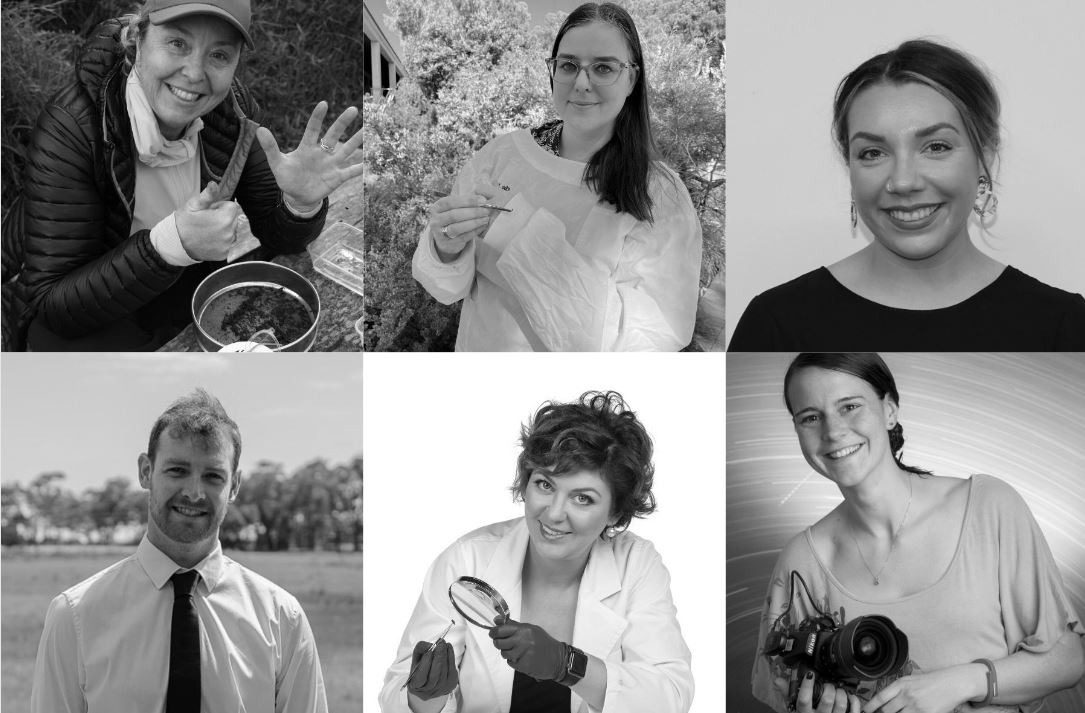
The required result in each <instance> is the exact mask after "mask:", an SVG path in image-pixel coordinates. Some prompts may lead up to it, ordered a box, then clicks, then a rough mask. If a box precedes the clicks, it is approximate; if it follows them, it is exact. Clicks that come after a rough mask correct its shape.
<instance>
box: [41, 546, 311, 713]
mask: <svg viewBox="0 0 1085 713" xmlns="http://www.w3.org/2000/svg"><path fill="white" fill-rule="evenodd" d="M194 569H196V570H197V571H198V572H199V573H200V579H199V582H198V583H197V585H196V593H195V596H194V601H195V604H196V611H197V612H198V614H199V617H200V675H201V694H200V710H201V711H202V713H272V711H274V712H275V713H327V710H328V703H327V699H326V698H325V694H324V679H323V676H322V674H321V671H320V659H319V658H318V657H317V651H316V642H315V641H314V639H313V632H312V629H310V627H309V622H308V620H307V619H306V618H305V613H304V612H303V611H302V609H301V606H300V605H299V604H298V601H297V599H295V598H294V596H293V595H291V594H289V593H288V592H286V591H285V590H283V589H282V588H281V587H279V586H278V585H276V584H273V583H272V582H269V581H268V580H266V579H264V578H263V577H261V576H260V575H258V574H256V573H255V572H252V571H250V570H248V569H246V568H245V567H242V566H241V565H239V564H238V563H237V562H234V561H233V560H231V559H230V558H229V557H226V556H224V555H223V554H222V547H221V545H216V546H215V549H214V551H213V552H212V553H211V554H209V555H208V556H207V557H206V558H204V559H203V560H202V561H201V562H200V563H199V564H197V565H196V567H195V568H194ZM183 570H184V568H183V567H180V566H178V565H177V563H175V562H174V561H173V560H171V559H170V558H169V557H167V556H166V555H165V554H164V553H163V552H162V551H161V550H159V549H158V548H157V547H155V546H154V545H152V544H151V543H150V541H149V540H147V538H146V537H144V538H143V540H142V541H141V542H140V543H139V547H138V548H137V549H136V552H135V554H133V555H132V556H130V557H128V558H126V559H124V560H121V561H120V562H118V563H116V564H115V565H112V566H111V567H107V568H106V569H104V570H102V571H101V572H99V573H97V574H95V575H94V576H92V577H90V578H89V579H86V580H84V581H82V582H80V583H79V584H77V585H75V586H74V587H72V588H71V589H68V590H67V591H65V592H63V593H62V594H60V595H58V596H57V597H56V598H55V599H53V601H52V603H51V604H50V605H49V611H48V613H47V614H46V616H45V630H44V631H43V632H42V637H41V643H40V644H39V646H38V659H37V663H36V665H35V667H34V691H33V693H32V694H31V697H30V709H31V711H32V713H162V711H164V710H165V706H166V685H167V681H168V678H169V656H170V617H171V613H172V610H173V587H172V586H171V585H170V576H171V575H172V574H173V573H174V572H178V571H183Z"/></svg>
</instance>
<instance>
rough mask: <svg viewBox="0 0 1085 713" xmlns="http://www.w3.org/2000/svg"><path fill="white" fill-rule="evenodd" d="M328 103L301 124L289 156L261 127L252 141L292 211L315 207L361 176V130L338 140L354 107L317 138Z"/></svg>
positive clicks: (317, 107) (320, 105) (323, 104)
mask: <svg viewBox="0 0 1085 713" xmlns="http://www.w3.org/2000/svg"><path fill="white" fill-rule="evenodd" d="M327 114H328V103H327V102H325V101H322V102H320V103H319V104H317V105H316V108H315V109H313V113H312V114H311V115H310V116H309V121H308V122H307V123H306V124H305V133H304V134H302V137H301V143H299V144H298V147H297V148H296V149H294V150H293V151H291V152H290V153H287V154H284V153H282V152H281V151H279V144H278V143H277V142H276V141H275V137H274V136H273V135H272V133H271V132H270V131H268V130H267V129H266V128H264V127H263V126H261V127H260V128H259V129H257V131H256V139H257V141H259V142H260V146H261V147H263V149H264V153H265V154H267V161H268V166H270V167H271V172H272V173H273V174H274V175H275V182H276V183H278V184H279V189H280V190H282V192H283V195H284V196H285V197H286V199H287V200H288V201H289V202H290V204H291V205H292V206H294V207H295V208H309V207H312V206H315V205H317V204H319V203H320V202H321V201H323V200H324V199H325V198H326V197H327V196H328V195H329V194H330V193H331V192H332V191H334V190H335V189H336V188H338V187H339V186H340V185H342V184H343V183H344V182H345V181H347V180H348V179H350V178H353V177H355V176H358V175H361V173H362V163H361V155H360V153H358V147H359V146H361V145H362V130H361V129H358V131H357V132H356V133H355V134H354V135H353V136H351V137H350V138H349V139H347V140H346V141H344V142H343V143H339V138H340V137H341V136H342V135H343V132H345V131H346V129H347V127H348V126H350V124H351V122H352V121H354V118H355V117H356V116H357V115H358V110H357V109H356V108H355V107H348V108H347V110H346V111H344V112H343V113H342V114H340V115H339V117H338V118H337V119H336V120H335V121H333V122H332V124H331V126H329V127H328V131H327V132H326V133H325V134H324V136H323V137H321V135H320V132H321V129H322V128H323V126H324V119H325V117H326V116H327Z"/></svg>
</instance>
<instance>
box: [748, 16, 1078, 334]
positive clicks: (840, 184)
mask: <svg viewBox="0 0 1085 713" xmlns="http://www.w3.org/2000/svg"><path fill="white" fill-rule="evenodd" d="M1083 25H1085V3H1083V2H1081V0H1038V1H1037V2H1020V1H1019V0H954V1H953V2H944V1H943V0H912V1H911V2H907V3H901V2H889V1H888V0H834V1H833V2H832V3H816V2H808V1H807V0H774V1H773V2H742V1H741V0H740V1H738V2H732V3H729V4H728V7H727V31H728V33H727V40H728V47H727V135H728V145H727V334H728V338H730V335H731V334H732V333H733V332H734V328H735V325H736V324H737V323H738V318H739V316H740V315H741V314H742V312H743V310H745V308H746V305H747V304H749V301H750V300H751V299H752V298H753V297H754V296H755V295H756V294H758V293H760V292H764V291H765V290H767V289H769V288H771V287H774V286H776V285H778V284H780V283H782V282H786V281H788V280H790V279H792V278H795V277H798V276H799V275H801V274H804V273H806V272H809V271H810V270H812V269H814V268H816V267H818V266H820V265H829V264H832V263H834V262H836V261H837V260H839V259H841V258H843V257H845V256H847V255H849V254H851V253H853V252H855V251H856V250H858V249H859V248H861V247H863V246H864V245H865V244H866V240H867V238H866V237H865V236H864V235H863V234H860V235H859V237H857V238H854V239H853V238H852V237H851V226H850V220H849V205H850V202H851V198H850V188H849V185H848V176H847V170H846V168H845V166H844V163H843V160H842V159H841V157H840V155H839V153H838V152H837V150H836V149H835V147H834V145H833V142H832V139H831V136H830V124H831V121H832V100H833V94H834V92H835V90H836V86H837V83H838V82H839V81H840V80H841V79H842V78H843V77H844V75H845V74H847V73H848V72H850V71H851V70H852V69H854V68H855V67H857V66H858V65H859V64H861V63H862V62H864V61H865V60H867V59H869V58H870V57H872V56H874V55H875V54H879V53H881V52H884V51H886V50H889V49H892V48H893V47H895V46H897V45H898V44H900V43H901V42H903V41H904V40H907V39H912V38H915V37H926V38H928V39H933V40H939V41H943V42H947V43H949V44H951V45H953V46H955V47H957V48H958V49H962V50H964V51H965V52H967V53H969V54H970V55H972V56H973V57H975V58H977V59H979V60H980V61H981V62H982V63H983V64H984V65H985V66H986V67H987V68H988V70H989V71H990V73H991V75H993V78H994V81H995V87H996V89H997V90H998V92H999V95H1000V98H1001V100H1002V124H1003V131H1002V141H1003V148H1002V161H1001V165H1000V167H999V168H998V169H996V190H997V193H998V195H999V199H1000V203H999V219H998V221H997V223H995V225H994V226H993V227H992V228H991V233H992V237H990V238H988V239H987V240H986V242H985V241H984V239H982V238H980V237H979V232H978V230H976V229H972V230H971V234H972V239H973V241H975V242H976V244H977V245H979V246H980V248H981V249H983V250H984V251H985V252H987V253H988V254H990V255H991V256H992V257H994V258H995V259H996V260H999V261H1000V262H1004V263H1009V264H1011V265H1014V266H1016V267H1018V268H1019V269H1021V270H1023V271H1024V272H1026V273H1027V274H1029V275H1032V276H1033V277H1035V278H1037V279H1039V280H1041V281H1042V282H1046V283H1048V284H1050V285H1053V286H1055V287H1059V288H1062V289H1064V290H1070V291H1072V292H1079V293H1082V292H1085V269H1083V268H1082V265H1085V241H1083V240H1082V236H1083V235H1085V215H1083V214H1082V207H1083V199H1085V172H1083V170H1082V166H1083V165H1085V139H1083V135H1082V129H1081V127H1082V125H1083V124H1082V114H1083V109H1085V98H1083V95H1082V92H1081V91H1080V83H1081V80H1080V76H1079V75H1080V72H1081V70H1082V68H1085V43H1083V42H1082V41H1081V28H1082V26H1083Z"/></svg>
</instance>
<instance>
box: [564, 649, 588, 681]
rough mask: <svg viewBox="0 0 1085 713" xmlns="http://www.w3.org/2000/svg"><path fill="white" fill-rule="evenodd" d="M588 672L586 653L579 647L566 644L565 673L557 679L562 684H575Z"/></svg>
mask: <svg viewBox="0 0 1085 713" xmlns="http://www.w3.org/2000/svg"><path fill="white" fill-rule="evenodd" d="M587 672H588V655H587V654H586V653H584V652H583V651H581V650H580V649H578V648H576V647H575V646H572V645H571V644H566V655H565V674H564V675H563V676H562V677H561V678H560V679H558V683H560V684H561V685H563V686H575V685H576V684H577V683H579V682H580V679H582V678H584V674H586V673H587Z"/></svg>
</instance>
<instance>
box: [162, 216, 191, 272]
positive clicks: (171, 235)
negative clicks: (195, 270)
mask: <svg viewBox="0 0 1085 713" xmlns="http://www.w3.org/2000/svg"><path fill="white" fill-rule="evenodd" d="M175 215H176V213H170V214H169V215H167V216H166V217H165V218H163V219H162V220H160V221H158V225H156V226H154V227H153V228H151V245H153V246H154V249H155V250H157V251H158V254H159V255H161V256H162V259H163V260H165V261H166V262H168V263H169V264H170V265H175V266H177V267H187V266H189V265H195V264H196V263H198V262H199V260H193V259H192V257H191V256H189V254H188V252H187V251H186V250H185V246H184V245H183V244H181V234H180V233H178V232H177V221H176V220H175V219H174V216H175Z"/></svg>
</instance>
